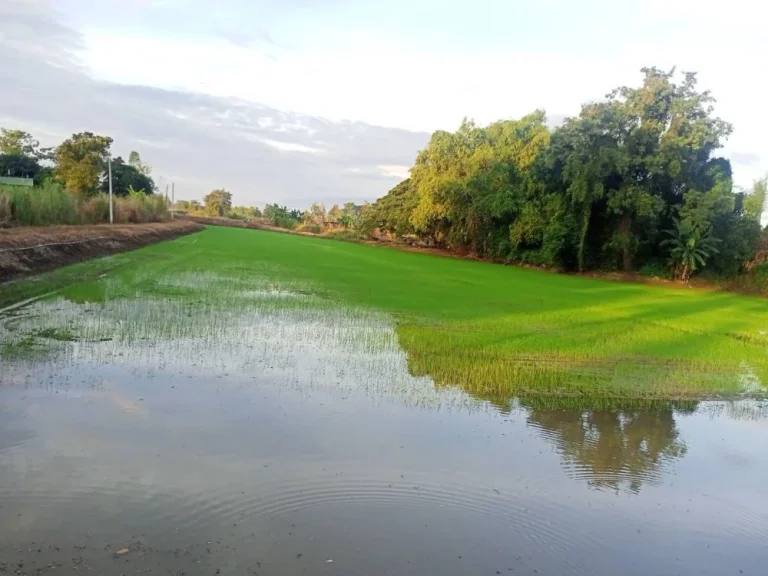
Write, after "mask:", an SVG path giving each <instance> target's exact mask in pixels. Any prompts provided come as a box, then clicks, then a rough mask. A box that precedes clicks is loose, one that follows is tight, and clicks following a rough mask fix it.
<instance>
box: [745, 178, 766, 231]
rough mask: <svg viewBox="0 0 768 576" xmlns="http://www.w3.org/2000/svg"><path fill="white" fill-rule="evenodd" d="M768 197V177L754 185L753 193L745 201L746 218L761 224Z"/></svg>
mask: <svg viewBox="0 0 768 576" xmlns="http://www.w3.org/2000/svg"><path fill="white" fill-rule="evenodd" d="M766 197H768V176H766V177H765V178H762V179H760V180H755V181H754V182H753V183H752V192H751V193H750V194H749V195H748V196H747V197H746V198H745V199H744V217H745V218H748V219H750V220H753V221H755V222H757V223H758V224H760V222H761V221H762V217H763V212H764V210H765V200H766Z"/></svg>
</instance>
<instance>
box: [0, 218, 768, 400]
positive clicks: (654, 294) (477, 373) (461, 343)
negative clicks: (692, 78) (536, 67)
mask: <svg viewBox="0 0 768 576" xmlns="http://www.w3.org/2000/svg"><path fill="white" fill-rule="evenodd" d="M174 278H176V279H178V281H176V280H173V279H174ZM265 287H267V288H268V292H269V294H272V295H273V296H274V295H275V294H281V293H283V292H284V293H285V294H294V295H303V296H307V298H300V299H292V298H277V299H276V298H272V300H270V304H269V306H271V307H275V306H277V307H288V308H290V307H294V308H296V309H297V310H298V311H300V312H302V313H307V311H311V313H312V314H314V317H315V318H319V319H320V320H319V321H320V322H323V321H325V322H328V323H331V322H335V321H336V320H335V319H338V318H339V311H340V310H341V311H343V313H345V314H348V315H351V316H354V317H356V318H360V319H361V320H360V322H363V323H364V322H366V320H365V318H366V314H370V315H375V317H376V318H386V319H388V320H389V321H391V323H392V324H393V325H394V327H395V332H396V335H397V342H398V343H399V346H400V347H401V348H402V349H403V350H404V351H405V352H406V354H407V363H408V370H409V372H410V373H411V374H412V375H414V376H428V377H430V378H432V379H433V380H434V382H435V383H436V384H437V385H439V386H456V387H460V388H462V389H464V390H466V391H468V392H469V393H470V394H472V395H473V396H475V397H479V398H486V399H489V400H492V401H494V402H503V401H506V400H507V399H509V398H511V397H512V396H514V395H531V394H548V395H590V396H601V397H609V398H610V397H612V398H617V397H621V398H629V397H631V398H665V399H671V398H704V397H709V396H714V395H728V396H734V395H739V394H744V393H748V394H755V395H760V394H762V393H764V392H765V388H764V385H763V383H764V382H768V303H766V301H765V300H761V299H756V298H748V297H743V296H738V295H734V294H728V293H722V292H704V291H696V290H690V289H680V288H675V289H670V288H664V287H654V286H645V285H639V284H624V283H618V282H609V281H600V280H592V279H586V278H581V277H574V276H566V275H558V274H553V273H547V272H539V271H535V270H529V269H521V268H515V267H510V266H500V265H494V264H488V263H481V262H473V261H466V260H458V259H453V258H445V257H439V256H431V255H425V254H415V253H409V252H404V251H399V250H394V249H390V248H387V247H372V246H367V245H361V244H352V243H345V242H339V241H333V240H323V239H316V238H308V237H302V236H295V235H289V234H280V233H274V232H264V231H254V230H241V229H235V228H219V227H212V228H208V229H206V230H205V231H204V232H201V233H199V234H196V235H193V236H189V237H185V238H181V239H178V240H175V241H172V242H166V243H163V244H158V245H154V246H151V247H148V248H145V249H142V250H138V251H136V252H131V253H127V254H121V255H118V256H114V257H111V258H106V259H101V260H95V261H91V262H86V263H82V264H78V265H75V266H70V267H68V268H63V269H60V270H57V271H55V272H53V273H50V274H46V275H42V276H38V277H36V278H32V279H28V280H25V281H21V282H16V283H12V284H5V285H0V307H3V306H5V307H7V306H8V305H9V304H11V303H12V302H14V301H20V300H23V299H25V298H29V297H32V296H38V295H41V294H46V293H49V292H52V291H56V293H55V294H52V295H50V296H48V297H47V298H48V299H49V300H50V299H55V298H61V297H64V298H66V299H68V300H70V301H72V302H75V303H91V304H92V305H93V304H94V303H95V304H96V305H98V304H99V303H102V302H105V301H109V300H112V301H117V300H120V301H124V302H126V306H128V307H131V306H134V307H136V309H140V308H141V307H142V304H141V299H142V298H145V299H146V298H152V299H156V300H160V301H162V302H166V303H168V305H169V306H170V308H169V309H174V308H173V306H177V307H178V312H177V313H174V314H175V316H173V318H170V317H167V318H164V319H163V318H161V319H160V320H158V319H157V318H155V319H154V320H146V321H147V322H156V323H157V327H156V328H157V329H156V330H155V331H154V332H153V333H152V337H154V338H169V339H170V338H174V337H176V336H178V335H179V334H188V333H193V332H194V331H196V330H205V329H206V328H205V325H204V323H203V322H202V320H199V319H198V320H196V317H198V315H199V314H201V313H202V312H201V311H202V310H206V311H208V312H212V313H218V314H220V315H221V314H224V312H225V311H226V312H227V313H229V314H231V313H232V312H233V311H234V312H237V310H239V309H247V308H248V307H250V306H253V302H254V301H256V300H259V299H260V298H261V296H259V294H262V293H266V292H264V289H265ZM259 291H261V292H259ZM281 291H282V292H281ZM297 302H299V303H297ZM262 304H263V300H262ZM200 317H202V316H200ZM211 317H215V314H214V316H211ZM139 318H140V316H139ZM152 318H154V317H152ZM323 318H325V320H323ZM206 322H210V320H206ZM88 326H89V327H88V328H85V327H84V326H79V325H78V322H77V321H76V320H72V319H71V318H70V319H69V320H67V323H66V325H64V324H62V325H61V326H58V325H55V322H53V323H52V321H51V322H49V323H48V324H45V323H44V322H43V321H42V320H41V321H40V323H39V325H38V327H37V328H36V330H37V332H30V331H28V332H26V333H25V332H11V331H6V332H5V333H4V335H1V334H0V336H2V338H1V339H0V345H2V346H3V348H2V353H3V354H4V356H5V357H8V358H11V357H17V356H18V355H19V354H22V353H24V352H25V351H28V350H32V351H34V350H37V348H36V344H35V343H36V342H37V341H38V340H42V339H41V338H38V336H39V335H40V334H43V335H45V334H46V332H40V331H41V330H42V331H45V330H48V332H47V334H49V335H50V334H54V335H56V334H58V335H61V334H70V333H71V334H72V335H73V338H77V337H83V335H84V333H85V332H87V331H89V330H90V331H94V330H96V328H94V327H93V326H94V323H93V322H90V323H89V324H88ZM122 326H123V331H126V330H127V331H130V330H134V331H141V332H142V334H144V335H145V336H146V330H145V327H143V326H141V325H140V323H139V321H138V320H133V323H131V322H127V323H124V324H122ZM131 327H132V328H131ZM95 336H99V337H101V336H103V334H98V335H94V337H95ZM107 336H110V335H107ZM122 337H126V335H125V334H122ZM54 340H55V339H54ZM59 340H66V339H64V338H61V337H59ZM372 345H373V344H372ZM38 352H39V350H38Z"/></svg>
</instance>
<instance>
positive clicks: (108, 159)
mask: <svg viewBox="0 0 768 576" xmlns="http://www.w3.org/2000/svg"><path fill="white" fill-rule="evenodd" d="M107 170H108V173H109V174H108V178H109V223H110V224H112V223H113V216H112V154H110V155H109V156H107Z"/></svg>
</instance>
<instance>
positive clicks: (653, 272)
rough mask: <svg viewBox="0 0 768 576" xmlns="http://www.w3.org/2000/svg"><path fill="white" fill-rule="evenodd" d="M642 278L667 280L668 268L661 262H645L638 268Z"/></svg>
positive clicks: (668, 275)
mask: <svg viewBox="0 0 768 576" xmlns="http://www.w3.org/2000/svg"><path fill="white" fill-rule="evenodd" d="M638 272H639V273H640V275H642V276H648V277H650V278H669V277H670V273H669V266H667V265H666V264H664V263H663V262H658V261H655V260H651V261H649V262H646V263H645V264H643V265H642V266H641V267H640V270H639V271H638Z"/></svg>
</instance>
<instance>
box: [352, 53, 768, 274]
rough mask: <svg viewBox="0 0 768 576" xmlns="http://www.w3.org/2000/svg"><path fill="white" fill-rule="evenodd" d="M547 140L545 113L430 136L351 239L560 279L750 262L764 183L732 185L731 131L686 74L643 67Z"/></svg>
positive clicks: (732, 270)
mask: <svg viewBox="0 0 768 576" xmlns="http://www.w3.org/2000/svg"><path fill="white" fill-rule="evenodd" d="M643 74H644V78H643V83H642V85H641V86H640V87H639V88H629V87H623V88H618V89H616V90H614V91H613V92H612V93H611V94H609V95H608V96H607V97H606V99H605V100H604V101H602V102H596V103H590V104H586V105H584V106H583V107H582V110H581V113H580V114H579V115H578V116H577V117H575V118H569V119H567V120H566V121H565V122H564V123H563V124H562V125H561V126H559V127H557V128H554V129H550V128H549V127H548V126H547V122H546V117H545V114H544V112H543V111H536V112H534V113H533V114H530V115H528V116H525V117H524V118H522V119H520V120H505V121H500V122H496V123H494V124H491V125H489V126H485V127H481V126H477V125H475V124H474V123H473V122H471V121H467V120H465V121H464V122H463V123H462V125H461V126H460V127H459V129H458V130H457V131H456V132H444V131H437V132H435V133H434V134H433V135H432V138H431V140H430V142H429V144H428V145H427V147H426V148H425V149H424V150H423V151H421V152H420V153H419V154H418V156H417V158H416V162H415V164H414V166H413V167H412V168H411V176H410V178H409V179H408V180H406V181H404V182H402V183H400V184H398V185H397V186H395V188H393V189H392V190H391V191H390V192H389V193H388V194H387V195H386V196H384V197H383V198H381V199H379V200H378V201H377V202H376V203H374V204H373V205H371V206H370V208H369V209H368V210H366V211H365V212H364V218H363V220H362V222H361V229H362V230H363V231H364V232H366V233H373V232H374V231H377V230H378V231H380V232H385V233H388V234H391V235H394V236H397V237H410V238H416V239H418V241H420V242H422V243H424V244H427V245H434V246H437V247H443V248H447V249H453V250H462V251H469V252H472V253H474V254H477V255H478V256H480V257H487V258H494V259H502V260H508V261H518V262H524V263H529V264H534V265H543V266H550V267H556V268H560V269H565V270H580V271H584V270H595V269H601V270H606V269H608V270H622V271H638V270H640V271H644V272H650V273H654V272H658V273H660V274H665V273H670V272H671V273H672V274H673V275H674V276H676V277H678V278H681V279H683V280H687V279H688V278H689V277H690V276H691V275H692V274H693V273H696V272H699V271H702V270H706V271H708V272H710V273H712V274H716V275H722V276H733V275H736V274H738V273H739V272H741V271H742V270H743V269H744V268H745V266H746V264H747V263H748V262H751V261H752V260H753V259H754V258H755V254H756V251H757V248H758V244H759V242H760V238H761V225H760V218H761V214H762V211H763V206H764V204H765V197H766V180H761V181H758V182H756V183H755V184H754V187H753V189H752V190H751V191H750V192H749V193H748V192H746V191H743V190H740V189H738V188H734V186H733V183H732V178H731V165H730V162H729V161H728V160H726V159H724V158H720V157H717V156H716V151H717V149H718V148H720V147H721V145H722V143H723V141H724V140H725V139H726V138H727V137H728V135H729V134H730V133H731V130H732V127H731V125H730V124H728V123H727V122H724V121H723V120H721V119H720V118H717V117H715V116H714V115H713V107H712V105H713V102H714V99H713V98H712V96H711V95H710V93H709V92H699V91H697V89H696V76H695V74H692V73H685V74H683V75H682V78H681V80H680V81H676V78H675V75H674V71H673V72H669V73H666V72H663V71H660V70H658V69H656V68H650V69H643Z"/></svg>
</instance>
